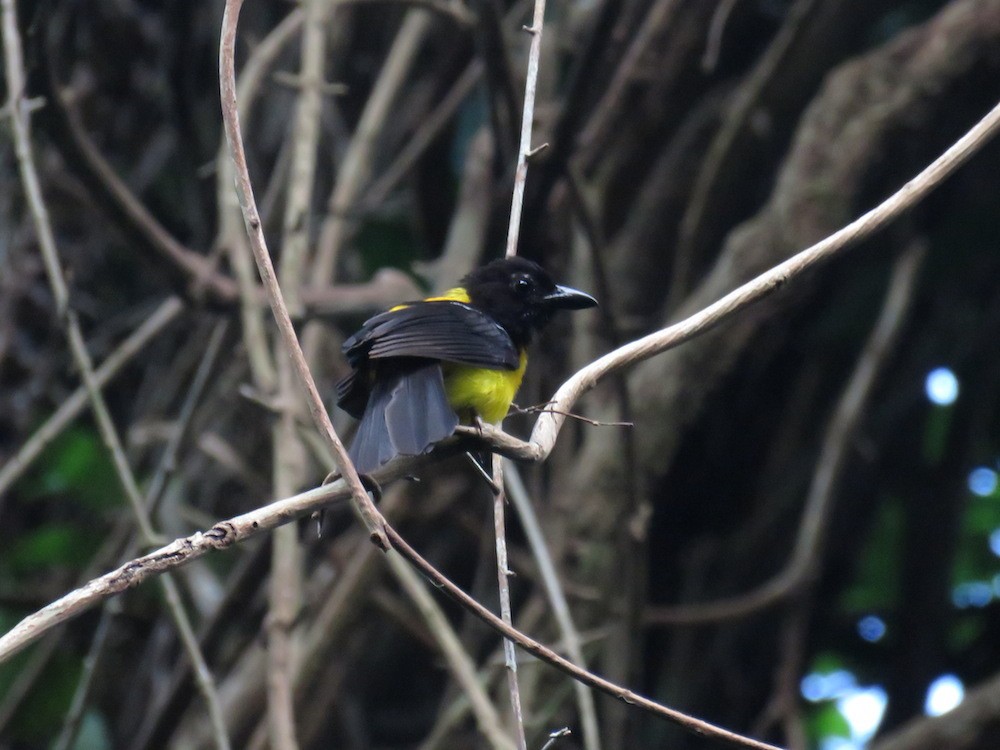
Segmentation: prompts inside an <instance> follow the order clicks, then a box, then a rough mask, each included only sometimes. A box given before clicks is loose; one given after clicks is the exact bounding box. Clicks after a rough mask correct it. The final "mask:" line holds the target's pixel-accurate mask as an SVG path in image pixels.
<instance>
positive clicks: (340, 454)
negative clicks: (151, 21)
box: [219, 0, 389, 549]
mask: <svg viewBox="0 0 1000 750" xmlns="http://www.w3.org/2000/svg"><path fill="white" fill-rule="evenodd" d="M242 6H243V0H227V2H226V9H225V12H224V13H223V16H222V40H221V43H220V45H219V85H220V93H221V98H222V119H223V121H224V124H225V129H226V140H227V142H228V143H229V150H230V156H231V157H232V159H233V164H234V166H235V169H236V192H237V195H238V196H239V199H240V207H241V208H242V209H243V218H244V221H245V222H246V226H247V233H248V234H249V236H250V247H251V249H252V250H253V255H254V260H256V261H257V270H258V272H259V273H260V277H261V280H262V281H263V283H264V288H265V290H266V291H267V296H268V301H269V302H270V304H271V311H272V313H273V314H274V318H275V321H276V322H277V324H278V331H279V332H280V334H281V339H282V342H283V344H284V347H285V350H286V354H288V356H289V357H290V358H291V360H292V365H293V367H294V369H295V372H296V375H298V378H299V381H300V384H301V385H302V387H303V389H304V390H305V395H306V401H307V403H308V404H309V412H310V414H311V416H312V418H313V421H314V422H315V424H316V427H317V429H318V430H319V432H320V434H321V435H322V437H323V439H324V440H325V441H326V443H327V447H328V448H329V449H330V450H331V452H332V453H333V455H334V457H335V458H336V460H337V465H338V466H339V467H340V470H341V472H342V473H343V475H344V477H345V479H346V480H347V483H348V486H349V487H350V488H351V496H352V498H353V500H354V505H355V509H356V510H357V512H358V514H359V515H360V516H361V518H362V520H363V521H364V523H365V527H366V528H367V529H368V533H369V534H370V535H371V538H372V541H373V542H375V544H377V545H378V546H379V547H381V548H382V549H388V548H389V542H388V539H387V538H386V536H385V531H384V526H385V519H384V518H382V514H381V513H379V512H378V509H377V508H376V507H375V505H374V503H372V501H371V498H369V497H368V493H367V492H366V491H365V488H364V487H363V486H362V484H361V479H360V478H359V477H358V472H357V470H356V469H355V468H354V464H352V463H351V459H350V458H349V457H348V455H347V450H346V449H345V448H344V444H343V443H342V442H341V440H340V437H339V436H338V435H337V433H336V431H335V430H334V429H333V424H332V423H331V422H330V415H329V414H327V413H326V408H325V407H324V406H323V399H322V398H321V397H320V395H319V390H318V389H317V388H316V383H315V381H313V378H312V374H311V373H310V372H309V365H308V364H307V363H306V359H305V355H304V354H303V353H302V347H300V346H299V340H298V337H297V336H296V334H295V328H294V327H293V326H292V319H291V318H290V317H289V315H288V308H287V307H286V306H285V301H284V298H283V297H282V294H281V289H280V288H279V286H278V279H277V277H276V276H275V273H274V264H273V263H271V256H270V254H269V253H268V250H267V243H266V242H265V240H264V230H263V228H262V227H261V221H260V214H259V213H258V212H257V204H256V201H255V200H254V197H253V187H252V185H251V184H250V173H249V170H248V168H247V159H246V152H245V150H244V148H243V136H242V133H241V132H240V118H239V111H238V109H237V106H236V62H235V51H236V24H237V22H238V21H239V14H240V8H241V7H242Z"/></svg>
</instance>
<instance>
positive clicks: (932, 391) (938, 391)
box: [924, 367, 958, 406]
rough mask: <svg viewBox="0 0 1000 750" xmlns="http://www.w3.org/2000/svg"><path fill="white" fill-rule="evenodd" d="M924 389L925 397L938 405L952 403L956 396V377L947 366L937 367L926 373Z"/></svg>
mask: <svg viewBox="0 0 1000 750" xmlns="http://www.w3.org/2000/svg"><path fill="white" fill-rule="evenodd" d="M924 390H925V391H926V392H927V398H929V399H930V400H931V401H932V402H934V403H935V404H937V405H938V406H947V405H948V404H953V403H955V399H956V398H958V378H956V377H955V373H953V372H952V371H951V370H949V369H948V368H947V367H938V368H936V369H934V370H931V371H930V372H929V373H927V380H926V381H924Z"/></svg>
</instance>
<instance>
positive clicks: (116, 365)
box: [0, 297, 184, 495]
mask: <svg viewBox="0 0 1000 750" xmlns="http://www.w3.org/2000/svg"><path fill="white" fill-rule="evenodd" d="M183 310H184V303H182V302H181V300H180V299H179V298H178V297H168V298H167V299H166V300H165V301H164V302H163V303H162V304H161V305H160V306H159V307H158V308H156V310H154V311H153V314H152V315H150V316H149V317H148V318H147V319H146V320H145V321H143V323H142V325H140V326H139V327H138V328H136V329H135V331H133V332H132V334H131V335H129V337H128V338H126V339H125V340H124V341H123V342H122V343H121V344H119V346H118V348H117V349H115V350H114V351H113V352H111V354H109V355H108V357H107V359H105V360H104V361H103V362H102V363H101V366H100V367H98V368H97V369H96V370H94V383H95V384H96V385H97V387H98V388H103V387H104V386H106V385H107V384H108V383H109V382H110V381H111V379H112V378H114V377H115V376H116V375H117V374H118V373H119V372H120V371H121V369H122V368H123V367H124V366H125V365H127V364H128V363H129V362H131V361H132V359H133V358H134V357H135V356H136V355H137V354H138V353H139V352H141V351H142V349H143V347H145V346H146V344H148V343H149V342H150V341H152V340H153V339H154V338H155V337H156V336H157V334H159V333H160V332H161V331H163V330H164V329H165V328H166V327H167V326H168V325H169V324H170V323H172V322H173V321H174V320H176V319H177V317H178V316H179V315H180V314H181V312H182V311H183ZM85 408H87V389H86V388H85V387H84V386H83V385H80V386H78V387H77V389H76V390H75V391H73V393H71V394H70V396H69V398H67V399H66V400H65V401H63V402H62V403H61V404H60V405H59V408H58V409H56V410H55V412H53V414H52V416H50V417H49V418H48V419H46V420H45V422H44V423H42V426H41V427H39V428H38V429H37V430H36V431H35V432H34V434H32V436H31V437H30V438H28V440H27V441H25V443H24V445H22V446H21V448H20V450H18V452H17V454H16V455H14V456H11V457H10V459H8V461H7V463H5V464H4V465H3V466H2V467H0V495H3V494H4V492H6V491H7V490H8V489H9V488H10V487H11V485H13V484H14V482H16V481H17V480H18V479H20V477H21V476H22V475H23V474H24V472H25V471H27V469H28V468H29V467H30V466H31V464H32V463H33V462H34V461H35V459H36V458H38V457H39V456H40V455H41V453H42V451H43V450H45V447H46V446H47V445H49V444H50V443H51V442H52V441H53V440H55V439H56V437H57V436H58V435H59V434H60V433H61V432H62V431H63V430H65V429H66V428H67V427H68V426H69V425H70V424H71V423H72V422H73V420H74V419H76V418H77V417H78V416H79V415H80V412H82V411H83V410H84V409H85Z"/></svg>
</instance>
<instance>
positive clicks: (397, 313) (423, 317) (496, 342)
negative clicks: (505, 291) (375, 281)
mask: <svg viewBox="0 0 1000 750" xmlns="http://www.w3.org/2000/svg"><path fill="white" fill-rule="evenodd" d="M344 354H346V355H347V361H348V362H349V363H350V364H351V366H352V367H358V366H359V365H360V364H361V363H362V362H363V361H364V360H366V359H387V358H391V357H420V358H424V359H436V360H441V361H444V362H457V363H459V364H464V365H474V366H478V367H487V368H491V369H494V370H516V369H517V368H518V366H519V364H520V357H519V355H518V352H517V349H516V347H515V346H514V343H513V342H512V341H511V340H510V336H509V335H508V334H507V332H506V331H505V330H504V329H503V328H502V327H501V326H500V324H498V323H497V322H496V321H494V320H493V319H491V318H490V317H488V316H487V315H485V314H484V313H482V312H480V311H479V310H477V309H476V308H474V307H471V306H470V305H466V304H464V303H462V302H452V301H434V302H414V303H413V304H410V305H407V306H406V307H400V308H399V309H396V310H390V311H388V312H384V313H382V314H381V315H376V316H375V317H374V318H370V319H369V320H368V321H366V322H365V324H364V325H363V326H362V327H361V330H359V331H358V332H357V333H355V334H354V335H353V336H351V337H350V338H349V339H347V341H345V342H344Z"/></svg>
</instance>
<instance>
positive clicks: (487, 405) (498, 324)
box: [337, 256, 597, 475]
mask: <svg viewBox="0 0 1000 750" xmlns="http://www.w3.org/2000/svg"><path fill="white" fill-rule="evenodd" d="M596 305H597V300H596V299H594V298H593V297H592V296H590V295H589V294H587V293H585V292H581V291H578V290H576V289H571V288H570V287H567V286H562V285H559V284H556V283H555V282H554V281H553V280H552V277H551V276H550V275H549V274H548V272H547V271H545V269H543V268H542V267H541V266H540V265H538V264H537V263H535V262H534V261H530V260H527V259H524V258H520V257H516V256H515V257H510V258H503V259H499V260H494V261H492V262H490V263H488V264H486V265H485V266H481V267H480V268H477V269H476V270H474V271H472V273H470V274H469V275H467V276H466V277H465V278H464V279H462V281H461V282H460V286H458V287H455V288H453V289H449V290H448V291H446V292H444V293H443V294H441V295H439V296H433V297H428V298H426V299H423V300H419V301H414V302H406V303H403V304H400V305H397V306H395V307H393V308H391V309H389V310H388V311H386V312H383V313H381V314H379V315H376V316H374V317H372V318H370V319H368V320H367V321H365V323H364V324H362V326H361V328H360V329H359V330H358V331H357V332H356V333H354V334H353V335H352V336H350V337H349V338H347V339H346V340H345V341H344V344H343V347H342V348H343V353H344V355H345V357H346V359H347V363H348V365H350V367H351V372H350V373H349V374H348V375H347V376H346V377H344V378H343V379H342V380H341V381H340V382H339V383H338V384H337V405H338V406H339V407H340V408H341V409H343V410H344V411H346V412H347V413H348V414H350V415H351V416H353V417H355V418H356V419H359V420H360V424H359V425H358V429H357V432H356V433H355V436H354V440H353V442H352V444H351V447H350V449H349V450H348V455H349V456H350V458H351V460H352V461H353V462H354V466H355V468H356V469H357V471H358V472H359V473H360V474H365V475H367V474H370V473H371V472H373V471H375V470H376V469H378V468H379V467H380V466H382V465H383V464H385V463H387V462H388V461H390V460H391V459H393V458H395V457H396V456H419V455H422V454H424V453H427V452H429V451H430V450H431V449H432V448H433V447H434V445H435V444H436V443H438V442H440V441H441V440H444V439H445V438H447V437H449V436H450V435H452V434H453V432H454V431H455V427H456V426H458V425H459V424H476V423H477V420H481V421H482V422H485V423H490V424H494V425H497V424H499V423H500V422H501V421H502V420H503V418H504V417H505V416H507V412H508V411H509V410H510V405H511V403H512V402H513V400H514V396H515V394H516V393H517V390H518V388H519V387H520V385H521V380H522V379H523V377H524V371H525V368H526V367H527V364H528V354H527V349H528V346H529V344H530V343H531V341H532V339H533V337H534V335H535V334H536V333H538V332H539V331H540V330H541V329H542V328H543V327H544V326H545V325H546V324H547V323H548V322H549V320H550V319H551V317H552V315H553V314H554V313H555V312H557V311H559V310H582V309H585V308H589V307H594V306H596Z"/></svg>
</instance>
